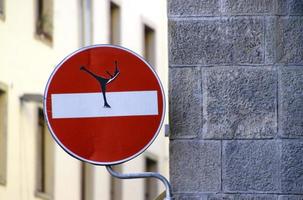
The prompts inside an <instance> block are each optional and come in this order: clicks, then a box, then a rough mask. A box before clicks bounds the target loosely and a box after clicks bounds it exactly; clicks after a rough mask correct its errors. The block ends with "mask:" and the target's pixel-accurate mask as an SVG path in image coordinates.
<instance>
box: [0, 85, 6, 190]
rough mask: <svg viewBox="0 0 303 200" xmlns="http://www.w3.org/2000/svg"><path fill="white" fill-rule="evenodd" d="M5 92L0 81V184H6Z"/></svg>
mask: <svg viewBox="0 0 303 200" xmlns="http://www.w3.org/2000/svg"><path fill="white" fill-rule="evenodd" d="M6 131H7V93H6V88H5V87H4V85H2V84H1V83H0V184H3V185H5V184H6V164H7V163H6V161H7V158H6V151H7V149H6V147H7V146H6V145H7V140H6V137H7V133H6Z"/></svg>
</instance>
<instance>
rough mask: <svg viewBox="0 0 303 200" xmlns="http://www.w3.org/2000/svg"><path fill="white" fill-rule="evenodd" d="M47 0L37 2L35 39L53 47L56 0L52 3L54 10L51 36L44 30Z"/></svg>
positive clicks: (36, 0) (52, 11) (52, 12)
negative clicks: (44, 3)
mask: <svg viewBox="0 0 303 200" xmlns="http://www.w3.org/2000/svg"><path fill="white" fill-rule="evenodd" d="M44 1H47V0H35V2H36V5H35V11H36V15H35V38H36V39H38V40H41V41H43V42H45V43H46V44H48V45H50V46H52V43H53V37H54V0H48V1H51V4H52V10H51V34H49V33H47V32H45V31H44V30H43V22H42V21H43V20H42V18H43V2H44Z"/></svg>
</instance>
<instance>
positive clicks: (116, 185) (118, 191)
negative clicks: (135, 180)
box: [110, 165, 122, 200]
mask: <svg viewBox="0 0 303 200" xmlns="http://www.w3.org/2000/svg"><path fill="white" fill-rule="evenodd" d="M112 168H113V170H114V171H117V172H122V166H121V165H116V166H113V167H112ZM121 199H122V182H121V180H120V179H118V178H115V177H112V176H111V177H110V200H121Z"/></svg>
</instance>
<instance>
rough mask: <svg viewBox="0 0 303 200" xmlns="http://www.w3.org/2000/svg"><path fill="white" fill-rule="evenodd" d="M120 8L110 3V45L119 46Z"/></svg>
mask: <svg viewBox="0 0 303 200" xmlns="http://www.w3.org/2000/svg"><path fill="white" fill-rule="evenodd" d="M120 18H121V14H120V8H119V6H117V5H116V4H114V3H112V2H111V3H110V23H109V24H110V27H109V30H110V43H111V44H115V45H119V44H120V24H121V23H120V21H121V20H120Z"/></svg>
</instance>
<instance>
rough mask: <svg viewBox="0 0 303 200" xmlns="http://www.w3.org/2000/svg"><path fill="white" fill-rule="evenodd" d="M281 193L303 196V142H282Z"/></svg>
mask: <svg viewBox="0 0 303 200" xmlns="http://www.w3.org/2000/svg"><path fill="white" fill-rule="evenodd" d="M281 191H282V193H290V194H303V141H302V140H283V142H282V158H281Z"/></svg>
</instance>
